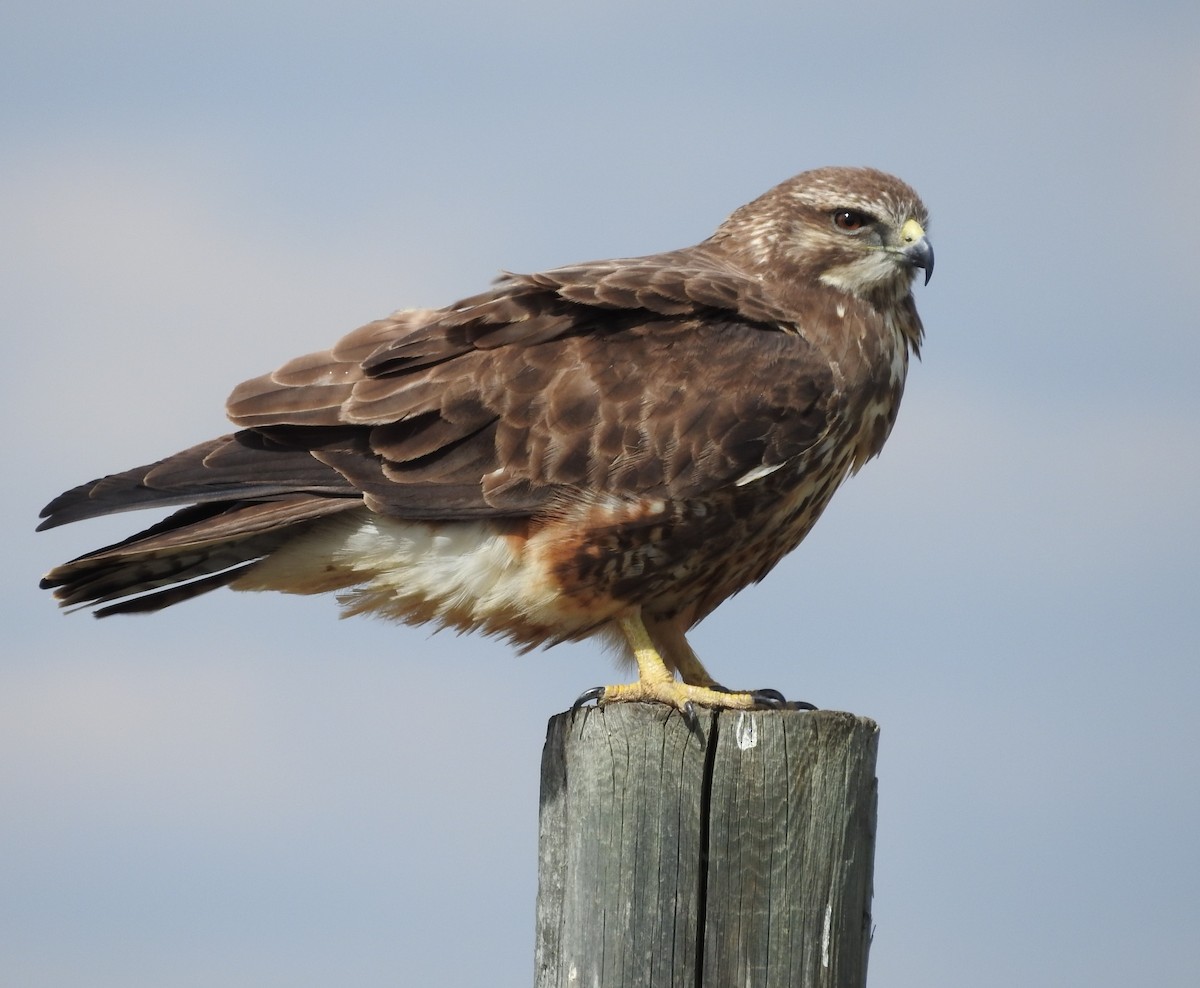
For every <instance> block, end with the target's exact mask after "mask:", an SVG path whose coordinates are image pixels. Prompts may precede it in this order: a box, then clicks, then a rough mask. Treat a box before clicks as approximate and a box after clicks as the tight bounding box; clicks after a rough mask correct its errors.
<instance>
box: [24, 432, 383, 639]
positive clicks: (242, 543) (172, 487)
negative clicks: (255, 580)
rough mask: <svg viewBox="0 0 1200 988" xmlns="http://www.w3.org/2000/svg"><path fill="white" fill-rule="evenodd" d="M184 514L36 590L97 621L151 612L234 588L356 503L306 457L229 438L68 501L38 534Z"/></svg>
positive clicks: (50, 576)
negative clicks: (138, 512) (130, 516)
mask: <svg viewBox="0 0 1200 988" xmlns="http://www.w3.org/2000/svg"><path fill="white" fill-rule="evenodd" d="M181 503H182V504H186V505H187V507H184V508H182V509H181V510H178V511H176V512H174V513H173V514H171V515H170V516H168V517H167V518H165V519H163V520H162V521H160V522H158V523H157V524H155V525H152V526H150V527H149V528H147V529H144V530H143V531H140V532H138V533H136V534H135V535H131V536H130V537H129V538H127V539H125V540H123V541H121V542H117V543H115V544H113V545H109V546H105V547H103V548H101V549H95V550H93V551H92V552H88V553H85V554H84V555H82V556H79V557H78V558H76V559H73V560H71V561H70V562H67V563H63V564H62V565H61V566H56V567H54V569H52V570H51V571H50V572H49V573H47V574H46V576H45V577H44V578H43V579H42V581H41V587H42V588H43V589H45V590H53V591H54V596H55V597H56V598H58V600H59V603H60V604H61V605H62V606H64V607H86V606H92V605H96V604H106V603H108V602H109V601H117V603H114V604H109V606H107V607H101V608H98V609H97V610H96V612H95V614H96V616H97V617H106V616H108V615H110V614H134V613H146V612H151V611H158V610H161V609H162V608H164V607H169V606H170V605H171V604H176V603H179V602H180V601H183V600H189V599H191V598H192V597H198V596H199V595H201V594H204V593H207V592H208V591H210V590H215V589H217V588H218V587H223V586H226V585H228V584H229V583H232V582H233V581H234V580H236V579H237V578H238V577H239V576H241V575H243V574H244V573H245V572H246V571H247V570H248V569H250V568H251V567H253V566H254V565H255V564H256V563H257V562H259V561H260V560H262V559H264V558H265V557H266V556H268V555H270V554H271V553H272V552H274V551H275V550H276V549H278V548H279V547H280V546H282V545H283V544H284V543H286V542H288V541H289V540H291V539H292V538H294V537H296V536H298V535H301V534H303V533H304V532H306V531H307V530H308V529H309V528H311V527H312V526H313V525H314V524H315V523H316V522H317V521H318V520H319V519H321V518H323V517H325V516H327V515H331V514H335V513H338V512H341V511H347V510H352V509H354V508H359V507H361V506H362V503H363V502H362V495H361V494H360V492H358V491H357V490H355V489H354V488H353V487H351V486H350V485H349V484H348V483H347V482H346V481H345V479H344V478H343V477H342V476H341V475H340V474H339V473H337V472H336V471H335V470H333V469H332V468H331V467H328V466H326V465H325V464H323V463H321V462H320V461H318V460H316V459H314V458H313V456H312V454H311V453H310V452H309V451H308V450H306V449H283V448H280V447H279V446H278V445H276V444H274V443H271V441H270V440H267V439H266V438H265V437H263V436H262V435H260V434H258V433H236V434H234V435H229V436H222V437H221V438H219V439H214V440H211V441H210V442H207V443H202V444H200V445H199V446H193V447H192V448H191V449H188V450H184V451H183V452H182V453H177V454H176V455H175V456H172V457H168V458H167V459H165V460H160V461H159V462H157V463H153V464H149V465H147V466H143V467H137V468H135V469H133V470H127V471H125V472H124V473H120V474H113V475H112V476H109V477H104V478H102V479H100V480H96V481H93V482H91V483H89V484H83V485H81V486H79V487H76V488H75V489H73V490H70V491H67V492H66V493H65V494H62V495H60V496H59V497H57V498H55V499H54V500H53V501H51V502H50V504H48V505H47V506H46V507H45V508H44V509H43V511H42V517H43V519H44V521H43V522H42V524H41V525H39V526H38V528H39V530H40V529H45V528H53V527H55V526H57V525H63V524H66V523H68V522H72V521H78V520H80V519H83V518H91V517H96V516H99V515H106V514H113V513H116V512H120V511H130V510H135V509H139V508H153V507H168V506H175V505H179V504H181Z"/></svg>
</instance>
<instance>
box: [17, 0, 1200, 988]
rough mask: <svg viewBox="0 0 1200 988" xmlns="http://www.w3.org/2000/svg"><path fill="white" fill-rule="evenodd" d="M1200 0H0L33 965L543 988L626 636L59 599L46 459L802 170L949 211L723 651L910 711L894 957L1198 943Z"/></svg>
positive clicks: (1088, 965)
mask: <svg viewBox="0 0 1200 988" xmlns="http://www.w3.org/2000/svg"><path fill="white" fill-rule="evenodd" d="M1198 51H1200V7H1198V6H1197V5H1196V4H1194V3H1192V2H1184V0H1180V2H1177V3H1172V2H1160V3H1157V4H1145V3H1132V2H1129V3H1117V2H1108V3H1104V2H1101V3H1081V2H1065V3H1057V4H1047V3H1032V2H1017V3H1012V2H1009V3H1004V4H994V5H987V4H973V5H966V4H959V3H951V2H938V0H912V2H909V3H907V4H896V3H877V2H867V3H859V4H854V5H849V4H840V5H835V4H824V3H823V4H807V3H803V2H795V0H791V2H786V3H785V2H778V3H768V2H755V0H748V2H742V3H739V4H736V5H735V4H727V3H711V2H703V0H691V2H688V3H682V2H667V3H653V2H646V0H642V2H637V3H635V2H632V0H630V2H613V3H604V2H592V3H588V4H578V3H566V2H560V3H556V4H550V3H542V2H536V3H514V4H504V5H500V4H493V3H484V2H475V3H454V2H450V3H443V4H440V5H438V6H436V7H433V6H431V5H427V4H416V3H413V4H406V3H390V4H366V3H360V4H353V3H350V4H347V3H338V4H322V3H302V4H281V3H273V2H269V3H254V4H250V5H246V4H244V3H238V4H234V3H217V2H213V3H191V4H188V3H184V4H169V5H168V4H151V3H133V2H129V3H104V4H95V3H88V4H83V3H69V2H68V3H45V2H41V3H37V4H33V3H25V2H10V3H9V4H7V5H6V6H5V8H4V10H3V12H0V91H2V92H3V93H4V99H3V100H0V127H2V128H3V140H2V141H0V183H2V184H0V216H2V217H3V222H2V224H0V231H2V232H0V251H2V254H0V298H2V299H3V303H2V305H3V320H4V337H3V338H4V341H5V344H6V348H7V354H6V360H5V361H4V365H3V368H4V369H3V375H4V386H3V389H2V391H0V402H2V403H3V405H2V412H3V414H4V417H5V421H7V422H8V423H9V428H8V430H7V439H6V440H5V445H6V449H5V462H6V463H7V464H8V465H9V467H8V472H7V476H8V478H9V482H8V483H7V484H5V485H3V490H2V491H0V498H2V499H3V501H2V503H3V513H4V517H5V518H6V519H7V524H6V528H5V534H4V543H3V544H4V546H5V549H6V556H7V558H6V560H5V565H4V568H3V570H4V575H3V580H4V584H3V588H4V592H3V594H0V600H2V601H3V603H2V604H0V607H2V608H3V610H2V612H0V620H2V621H3V626H4V628H5V629H6V630H5V637H6V644H5V647H4V653H5V658H4V660H3V666H2V667H0V803H2V804H3V806H4V807H5V810H4V812H3V814H0V931H2V933H0V982H2V983H4V984H13V985H22V986H55V988H57V986H64V988H65V986H77V985H88V986H114V988H115V986H121V988H131V986H147V988H149V986H154V988H173V986H193V985H195V986H199V985H217V984H219V985H222V986H263V985H281V986H282V985H288V986H310V985H311V986H325V985H331V984H353V985H361V986H374V985H393V984H405V985H432V984H437V985H444V986H457V985H463V986H468V985H480V984H489V985H509V984H513V985H523V984H528V983H529V982H530V979H531V977H532V953H533V902H534V894H535V854H536V839H537V835H536V810H537V805H536V804H537V772H538V759H539V757H540V749H541V743H542V740H543V737H544V730H545V722H546V720H547V719H548V718H549V717H550V716H551V715H552V714H554V713H556V712H557V711H559V710H561V709H563V708H565V707H566V706H567V705H568V704H569V703H570V701H571V699H572V698H573V697H574V696H575V695H576V694H577V693H578V692H580V691H581V690H582V689H584V688H586V687H588V686H591V685H594V684H596V683H599V682H604V681H609V680H611V678H612V675H613V673H612V669H611V666H610V661H609V659H608V657H607V656H606V655H604V654H603V653H602V652H601V651H600V650H599V649H598V648H595V647H592V646H562V647H559V648H556V649H553V650H551V651H549V652H544V653H536V654H534V655H531V656H525V657H516V656H514V655H513V654H512V653H511V652H510V651H509V650H508V649H507V648H506V647H504V646H503V645H501V644H498V643H494V642H489V641H482V640H478V639H473V638H454V637H451V636H449V635H440V636H436V637H432V638H431V637H430V636H429V635H428V634H427V633H426V632H424V631H422V630H412V629H406V628H397V627H391V626H387V625H384V624H382V623H379V622H372V621H367V620H356V621H350V622H345V623H342V622H339V621H338V620H337V617H336V608H335V606H334V603H333V601H332V600H325V599H289V598H282V597H266V596H258V595H235V594H231V593H220V594H213V595H211V596H210V597H209V598H207V599H204V600H201V601H198V602H196V603H194V604H191V605H189V606H186V607H181V608H177V609H173V610H172V611H170V612H167V613H164V614H162V615H158V616H155V617H153V618H147V619H125V620H121V619H113V620H109V621H103V622H96V621H93V620H92V619H91V618H89V617H87V616H86V615H74V616H70V617H64V616H62V615H60V614H58V613H57V612H56V611H55V608H54V607H53V605H52V603H51V601H50V599H49V597H48V595H46V594H44V593H41V592H39V591H38V590H37V589H36V581H37V578H38V576H39V575H40V574H41V572H42V571H44V570H45V569H46V568H48V567H49V566H50V565H52V564H54V563H56V562H59V561H61V560H62V559H64V558H66V557H68V556H71V555H75V554H77V553H79V552H82V551H83V550H85V549H88V548H91V547H94V546H96V545H99V544H101V543H102V542H105V541H111V540H112V539H114V538H117V537H119V536H121V535H124V534H126V533H127V532H128V531H129V529H130V526H131V525H132V524H133V523H135V522H136V521H137V520H138V519H137V518H135V517H132V516H125V517H123V518H117V519H112V520H103V521H98V522H95V523H89V524H87V525H79V526H70V527H68V528H65V529H61V530H56V531H54V532H50V533H44V534H41V535H38V536H36V537H35V536H34V534H33V526H34V524H35V522H36V515H37V511H38V509H39V508H40V507H41V506H42V504H44V503H45V502H46V501H47V500H48V499H49V498H51V497H52V496H54V495H55V494H57V493H58V492H59V491H60V490H62V489H64V488H66V487H70V486H73V485H74V484H76V483H78V482H81V481H84V480H87V479H90V478H92V477H94V476H97V475H99V474H102V473H105V472H111V471H113V470H117V469H122V468H125V467H128V466H131V465H133V464H135V463H141V462H146V461H147V460H151V459H155V458H157V457H159V456H162V455H165V454H167V453H170V452H173V451H175V450H176V449H180V448H183V447H184V446H186V445H189V444H191V443H193V442H196V441H198V440H200V439H203V438H206V437H208V436H210V435H214V434H216V433H218V432H222V431H225V428H226V426H225V422H224V419H223V413H222V406H223V402H224V399H225V396H226V394H227V393H228V392H229V390H230V389H231V388H232V387H233V386H234V385H235V384H237V383H238V382H239V381H242V380H244V379H246V378H248V377H252V376H254V375H257V374H259V373H261V372H263V371H264V370H267V369H270V368H272V367H275V366H277V365H278V364H279V363H281V362H282V361H283V360H285V359H287V358H289V357H291V356H294V355H297V354H299V353H302V352H306V351H308V350H311V349H317V348H321V347H324V346H326V345H328V344H329V343H330V342H332V341H333V340H334V339H335V338H337V337H338V336H340V335H341V334H342V333H344V332H346V331H348V330H350V329H352V328H354V327H355V326H356V325H358V324H359V323H361V322H365V321H367V320H368V319H371V318H374V317H377V316H380V315H383V314H385V313H387V312H388V311H390V310H391V309H394V308H397V307H400V306H402V305H437V304H443V303H446V302H449V301H451V300H453V299H455V298H457V297H459V296H461V295H465V294H469V293H472V292H475V291H477V290H479V289H481V288H482V287H483V286H485V285H486V284H487V282H488V281H489V279H490V278H491V277H492V276H493V275H494V274H495V273H496V272H497V271H498V270H499V269H501V268H505V269H510V270H530V269H537V268H540V267H549V266H553V265H557V264H565V263H569V262H572V261H579V260H585V259H590V258H597V257H605V256H611V255H617V254H623V255H629V254H640V253H647V252H651V251H655V250H661V249H668V248H672V247H678V246H682V245H684V244H688V243H692V242H695V241H697V240H699V239H701V238H702V237H704V236H706V235H707V234H708V233H709V232H711V230H712V229H713V228H714V227H715V226H716V224H717V223H719V222H720V221H721V220H722V219H723V218H724V217H725V215H727V214H728V213H729V212H730V211H731V210H732V209H733V208H735V207H736V206H738V205H740V204H741V203H743V202H745V201H747V200H749V199H751V198H753V197H754V196H756V195H757V194H759V193H760V192H762V191H765V190H766V189H767V188H768V187H769V186H771V185H773V184H775V183H776V182H778V181H780V180H782V179H784V178H786V177H788V176H789V175H791V174H793V173H795V172H797V171H801V170H803V169H805V168H809V167H814V166H818V165H824V164H870V165H874V166H877V167H880V168H884V169H887V170H889V171H893V172H895V173H897V174H899V175H900V176H902V177H903V178H905V179H906V180H907V181H909V182H910V183H911V184H913V185H914V186H915V187H916V188H917V189H918V190H919V191H920V192H921V194H922V196H923V197H924V199H925V201H926V203H927V205H928V206H929V208H930V211H931V214H932V217H933V220H932V224H931V228H930V233H931V237H932V239H933V242H934V243H935V245H936V247H937V258H938V266H937V273H936V276H935V277H934V279H933V281H932V282H931V283H930V285H929V286H928V287H923V288H918V303H919V307H920V310H921V312H922V315H923V317H924V319H925V323H926V327H927V330H928V339H927V344H926V348H925V359H924V360H923V361H922V362H921V363H919V364H917V365H915V366H914V368H913V370H912V372H911V374H910V377H909V388H908V393H907V395H906V397H905V406H904V408H903V409H902V410H901V414H900V419H899V423H898V425H897V427H896V431H895V433H894V435H893V437H892V440H891V442H890V444H889V446H888V447H887V449H886V450H885V452H884V454H883V457H882V458H881V459H880V460H879V461H877V462H874V463H872V464H870V465H869V466H868V467H867V468H866V469H865V470H864V471H863V473H862V474H861V475H860V476H859V477H857V478H855V479H854V480H853V481H852V482H851V483H849V484H848V485H847V486H846V487H845V488H844V489H843V490H842V491H841V493H840V494H839V496H838V497H837V498H836V499H835V501H834V504H833V506H832V508H831V509H830V510H829V512H828V513H827V515H826V517H825V518H824V519H823V520H822V522H821V524H820V525H818V527H817V529H816V530H815V532H814V533H813V535H812V536H811V537H810V539H809V540H808V541H807V542H806V543H805V545H804V546H802V547H801V549H800V550H798V551H797V552H796V553H794V554H793V555H792V556H791V557H789V558H788V559H787V560H786V561H785V562H784V563H783V564H782V565H781V566H780V567H779V568H778V569H777V570H776V571H775V573H773V574H772V575H771V576H770V577H769V578H768V580H767V581H766V582H765V583H764V584H763V585H761V586H759V587H756V588H752V589H751V590H748V591H746V592H745V593H744V594H742V595H741V596H740V597H738V598H737V599H735V600H734V601H731V602H729V603H728V604H726V605H725V606H724V607H722V608H721V609H720V610H718V611H717V613H716V614H714V615H713V616H712V617H711V618H710V619H709V620H708V621H706V622H705V623H704V624H703V625H702V626H701V627H700V628H699V629H698V630H697V632H696V634H695V636H694V640H695V644H696V646H697V649H698V650H699V651H700V653H701V654H702V655H703V656H704V657H705V658H706V660H707V661H708V663H709V665H710V666H711V668H712V669H713V670H714V672H715V673H716V674H717V675H718V676H719V677H720V678H722V679H723V680H726V681H729V682H730V683H733V684H741V685H751V686H760V685H764V684H769V685H772V686H777V687H779V688H781V689H783V690H784V691H785V692H787V693H788V694H789V695H794V696H803V697H805V698H808V699H810V700H812V701H814V702H816V703H818V704H820V705H822V706H827V707H838V708H842V709H847V710H852V711H854V712H856V713H860V714H865V715H868V716H871V717H874V718H875V719H877V720H878V721H879V723H880V724H881V727H882V736H881V750H880V764H879V775H880V813H879V838H878V841H879V843H878V851H877V861H876V882H875V888H876V897H875V906H874V913H875V924H876V933H875V940H874V946H873V948H872V953H871V980H872V983H873V984H879V985H888V986H891V988H918V986H919V988H930V986H943V985H944V986H954V988H958V986H961V985H971V986H974V988H1001V986H1003V988H1011V986H1012V985H1021V986H1024V988H1036V986H1043V985H1044V986H1047V988H1049V986H1061V985H1089V986H1091V988H1109V986H1111V988H1118V986H1120V988H1124V986H1127V985H1130V984H1154V985H1173V984H1174V985H1178V984H1186V983H1190V981H1191V979H1194V976H1195V970H1196V967H1197V964H1198V962H1200V958H1198V957H1197V954H1198V952H1200V951H1198V948H1197V947H1196V946H1195V943H1196V930H1197V928H1200V891H1198V879H1200V854H1198V852H1197V850H1196V840H1195V833H1196V827H1197V820H1200V784H1198V781H1197V776H1198V774H1200V773H1198V767H1200V766H1198V756H1197V751H1200V728H1198V727H1197V712H1196V709H1197V705H1198V703H1200V663H1198V662H1197V656H1198V654H1200V644H1198V641H1200V573H1198V564H1197V558H1198V557H1200V520H1198V518H1200V512H1198V511H1197V505H1198V503H1200V414H1198V412H1197V398H1196V390H1195V383H1194V382H1195V377H1196V368H1197V366H1198V365H1200V320H1198V319H1197V315H1196V304H1195V296H1196V285H1195V282H1196V265H1197V262H1198V261H1200V248H1197V244H1196V236H1197V235H1196V231H1197V230H1198V229H1200V181H1198V178H1197V176H1200V56H1198V55H1197V52H1198Z"/></svg>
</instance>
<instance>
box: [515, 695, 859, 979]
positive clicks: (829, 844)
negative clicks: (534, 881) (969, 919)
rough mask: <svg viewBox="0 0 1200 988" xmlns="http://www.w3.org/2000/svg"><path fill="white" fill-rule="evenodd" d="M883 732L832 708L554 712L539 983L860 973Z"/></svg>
mask: <svg viewBox="0 0 1200 988" xmlns="http://www.w3.org/2000/svg"><path fill="white" fill-rule="evenodd" d="M877 739H878V728H877V727H876V725H875V724H874V723H873V722H872V721H869V720H866V719H865V718H861V717H855V716H853V715H851V714H845V713H837V712H833V711H790V710H789V711H769V712H764V711H754V712H747V713H742V712H738V711H723V712H721V713H719V714H718V713H712V712H708V711H705V712H703V713H702V714H701V718H700V729H699V730H698V731H695V732H693V731H690V730H689V729H688V727H687V726H686V724H684V722H683V720H682V718H681V717H680V716H679V715H678V714H677V713H675V712H674V711H671V710H668V709H667V708H665V707H660V706H657V705H652V704H614V705H613V706H611V707H605V708H600V709H596V708H585V709H582V710H579V711H577V712H575V713H573V714H572V713H563V714H559V715H557V716H556V717H554V718H553V719H551V721H550V725H549V730H548V732H547V737H546V747H545V751H544V753H543V756H542V793H541V818H540V826H539V844H540V851H539V868H538V902H537V946H536V956H535V967H536V980H535V984H536V988H574V986H586V988H664V986H672V988H697V986H699V988H743V986H752V988H783V986H787V988H817V986H821V988H862V986H863V985H865V983H866V970H867V950H868V947H869V946H870V939H871V912H870V908H871V875H872V867H873V861H874V847H875V793H876V780H875V754H876V748H877Z"/></svg>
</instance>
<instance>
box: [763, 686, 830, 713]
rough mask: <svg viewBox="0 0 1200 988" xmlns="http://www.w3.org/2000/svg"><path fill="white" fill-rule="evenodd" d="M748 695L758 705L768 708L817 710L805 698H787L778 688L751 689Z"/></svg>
mask: <svg viewBox="0 0 1200 988" xmlns="http://www.w3.org/2000/svg"><path fill="white" fill-rule="evenodd" d="M750 695H751V696H752V697H753V698H754V702H755V703H756V704H757V705H758V706H760V707H767V708H768V709H770V710H819V709H820V708H819V707H818V706H817V705H816V704H815V703H809V702H808V701H807V700H789V699H787V698H786V697H785V696H784V695H783V694H782V693H780V692H779V690H751V691H750Z"/></svg>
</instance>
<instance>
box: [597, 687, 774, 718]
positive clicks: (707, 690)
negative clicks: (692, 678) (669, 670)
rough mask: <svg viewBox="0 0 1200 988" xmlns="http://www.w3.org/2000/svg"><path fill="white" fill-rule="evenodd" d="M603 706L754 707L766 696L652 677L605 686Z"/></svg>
mask: <svg viewBox="0 0 1200 988" xmlns="http://www.w3.org/2000/svg"><path fill="white" fill-rule="evenodd" d="M596 700H597V702H598V703H599V704H600V705H601V706H603V705H604V704H606V703H630V702H638V701H641V702H644V703H665V704H666V705H667V706H668V707H674V708H675V709H676V710H681V711H683V712H684V713H688V708H689V707H715V708H717V709H726V710H752V709H754V708H755V707H759V706H763V700H764V698H763V697H760V696H756V695H755V694H753V693H730V692H726V691H724V690H715V689H712V688H711V687H708V686H692V685H690V684H688V683H681V682H679V681H678V680H676V679H667V680H658V681H655V680H649V679H639V680H638V681H637V682H636V683H620V684H619V685H617V686H605V687H604V690H603V692H602V693H601V694H600V695H599V696H597V697H596Z"/></svg>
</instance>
